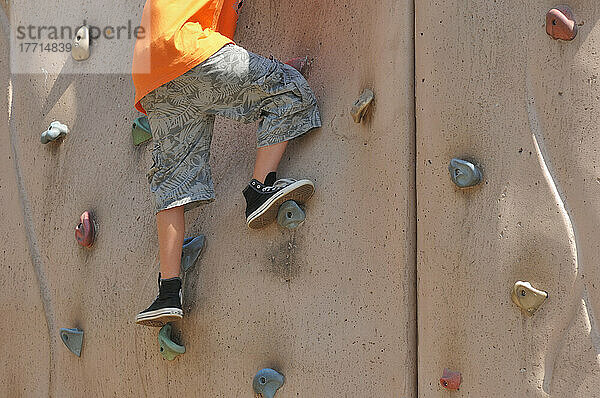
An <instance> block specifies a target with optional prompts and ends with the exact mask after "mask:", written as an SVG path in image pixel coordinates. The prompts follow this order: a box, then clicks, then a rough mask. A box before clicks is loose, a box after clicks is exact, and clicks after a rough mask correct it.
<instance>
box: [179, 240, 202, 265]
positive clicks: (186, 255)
mask: <svg viewBox="0 0 600 398" xmlns="http://www.w3.org/2000/svg"><path fill="white" fill-rule="evenodd" d="M205 242H206V237H205V236H204V235H198V236H196V237H192V238H186V239H185V240H184V241H183V248H182V250H181V269H182V271H183V272H187V271H188V270H189V269H190V268H192V267H193V266H194V265H195V264H196V262H197V261H198V259H199V258H200V254H202V252H203V251H204V246H205V245H204V244H205Z"/></svg>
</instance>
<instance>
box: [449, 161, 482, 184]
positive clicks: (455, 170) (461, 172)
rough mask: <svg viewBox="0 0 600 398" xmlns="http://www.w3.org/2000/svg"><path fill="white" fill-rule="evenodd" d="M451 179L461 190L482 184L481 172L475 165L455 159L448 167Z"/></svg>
mask: <svg viewBox="0 0 600 398" xmlns="http://www.w3.org/2000/svg"><path fill="white" fill-rule="evenodd" d="M448 171H450V178H452V181H453V182H454V183H455V184H456V185H457V186H458V187H459V188H468V187H472V186H475V185H477V184H479V183H480V182H481V171H479V169H478V168H477V166H475V165H474V164H473V163H470V162H467V161H466V160H462V159H457V158H454V159H452V160H451V161H450V165H448Z"/></svg>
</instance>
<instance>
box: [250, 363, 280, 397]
mask: <svg viewBox="0 0 600 398" xmlns="http://www.w3.org/2000/svg"><path fill="white" fill-rule="evenodd" d="M284 381H285V378H284V377H283V375H282V374H280V373H279V372H277V371H275V370H273V369H268V368H266V369H261V370H259V371H258V373H256V375H255V376H254V380H253V381H252V387H253V388H254V392H255V393H256V394H262V396H263V398H273V397H275V393H276V392H277V390H279V388H281V386H282V385H283V383H284Z"/></svg>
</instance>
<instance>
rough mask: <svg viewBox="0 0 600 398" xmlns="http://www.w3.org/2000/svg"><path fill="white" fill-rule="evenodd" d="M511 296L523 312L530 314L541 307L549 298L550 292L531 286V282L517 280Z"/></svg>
mask: <svg viewBox="0 0 600 398" xmlns="http://www.w3.org/2000/svg"><path fill="white" fill-rule="evenodd" d="M511 298H512V301H513V303H515V304H516V305H517V306H518V307H519V308H521V309H522V310H523V312H524V313H525V314H527V315H529V316H531V315H533V314H534V312H536V311H537V309H538V308H540V305H542V304H543V303H544V301H546V299H547V298H548V293H547V292H545V291H543V290H538V289H536V288H534V287H533V286H531V283H529V282H523V281H517V283H515V286H514V287H513V290H512V293H511Z"/></svg>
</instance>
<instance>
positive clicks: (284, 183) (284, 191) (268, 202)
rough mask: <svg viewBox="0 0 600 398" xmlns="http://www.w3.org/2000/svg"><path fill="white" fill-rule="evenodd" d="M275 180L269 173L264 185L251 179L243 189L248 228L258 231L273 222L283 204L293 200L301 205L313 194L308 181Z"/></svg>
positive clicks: (312, 185)
mask: <svg viewBox="0 0 600 398" xmlns="http://www.w3.org/2000/svg"><path fill="white" fill-rule="evenodd" d="M275 178H276V177H275V173H269V175H268V176H267V178H266V179H265V183H264V184H263V183H262V182H260V181H257V180H255V179H253V180H252V181H250V183H249V184H248V186H247V187H246V189H244V191H243V194H244V197H245V198H246V223H247V224H248V227H249V228H252V229H258V228H262V227H264V226H265V225H267V224H269V223H271V222H273V221H274V220H275V218H277V211H278V210H279V206H280V205H281V204H282V203H283V202H287V201H288V200H293V201H296V202H298V203H300V204H302V203H304V202H306V201H307V200H308V199H310V197H311V196H312V195H313V193H314V192H315V185H314V184H313V183H312V181H310V180H293V179H291V178H285V179H281V180H276V181H275Z"/></svg>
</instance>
